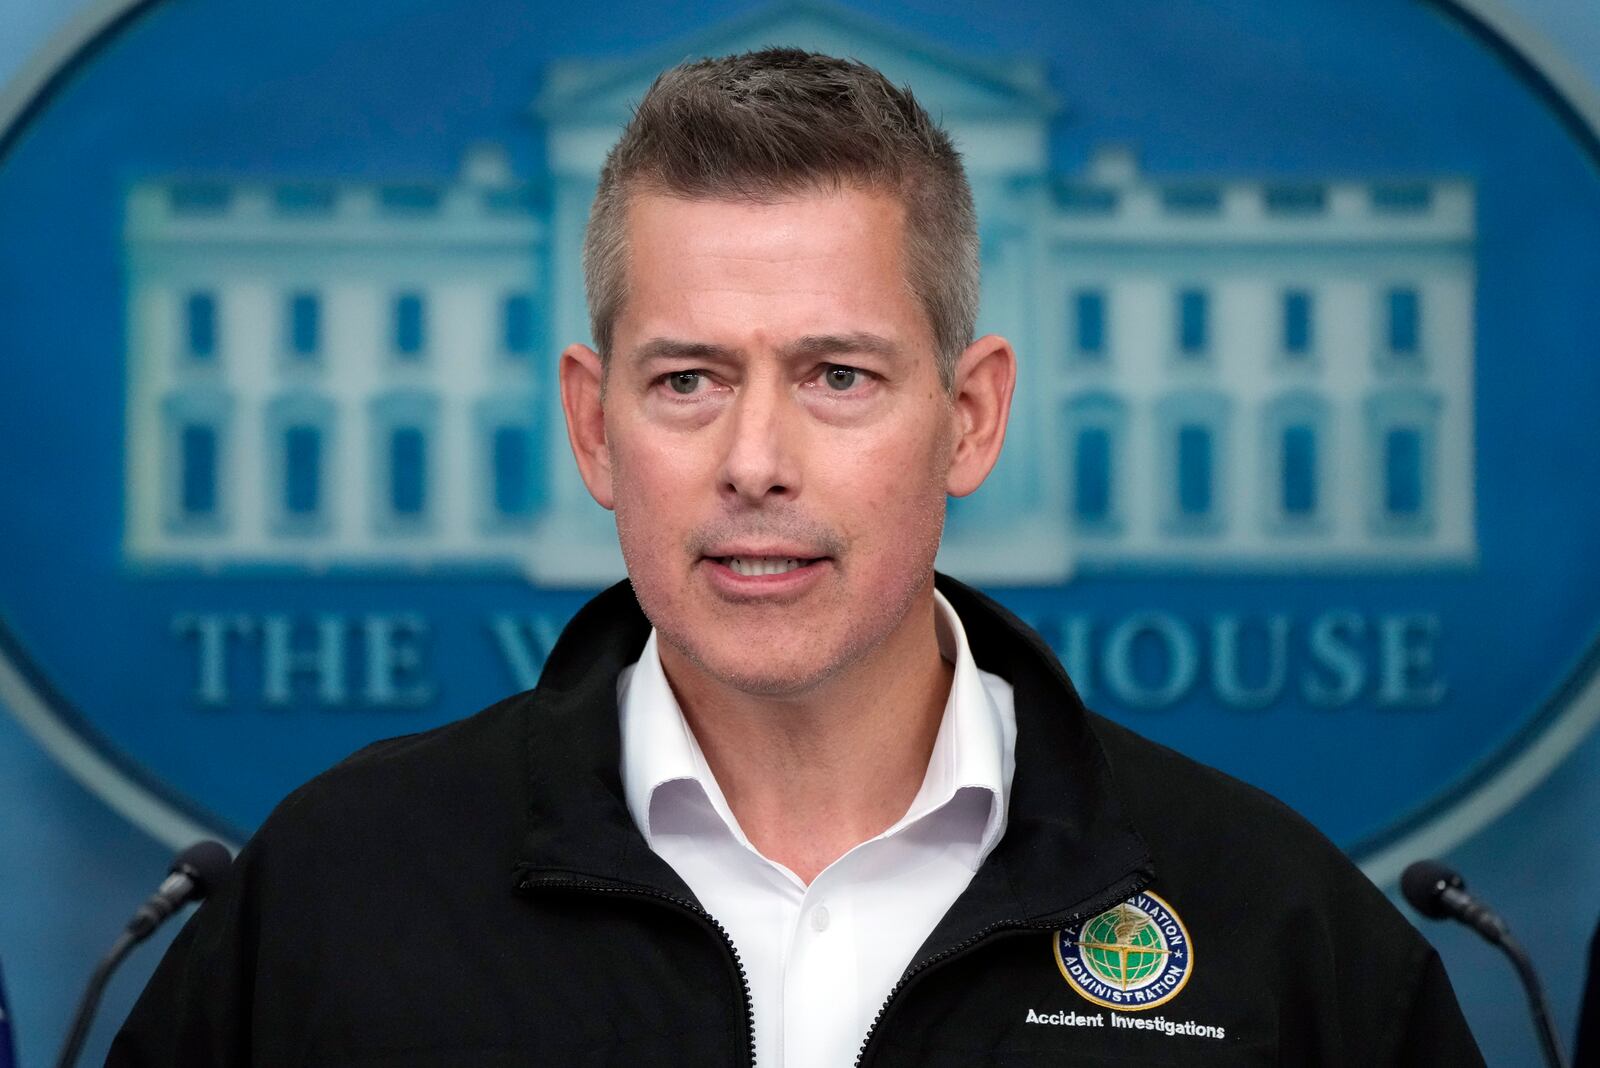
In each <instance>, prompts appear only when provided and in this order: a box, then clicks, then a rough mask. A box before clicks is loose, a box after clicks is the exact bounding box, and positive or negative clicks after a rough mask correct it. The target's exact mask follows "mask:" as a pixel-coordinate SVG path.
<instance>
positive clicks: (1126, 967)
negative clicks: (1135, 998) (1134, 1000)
mask: <svg viewBox="0 0 1600 1068" xmlns="http://www.w3.org/2000/svg"><path fill="white" fill-rule="evenodd" d="M1078 946H1079V948H1080V949H1081V950H1082V951H1083V961H1084V963H1086V964H1087V965H1088V966H1089V967H1090V969H1091V970H1093V971H1094V972H1095V974H1096V975H1098V976H1100V978H1101V979H1103V980H1105V981H1106V982H1107V983H1109V984H1110V985H1112V986H1115V987H1118V988H1119V989H1122V990H1129V989H1132V988H1135V987H1138V986H1141V985H1143V984H1144V983H1145V982H1147V981H1148V980H1151V979H1154V978H1155V977H1156V976H1157V975H1158V974H1160V972H1161V967H1162V964H1163V963H1164V962H1165V961H1166V957H1167V954H1168V953H1169V952H1170V951H1169V950H1168V949H1167V942H1166V939H1165V938H1163V937H1161V930H1160V929H1159V928H1158V927H1156V925H1155V923H1154V922H1152V921H1151V919H1150V917H1149V916H1148V915H1146V914H1145V913H1144V912H1142V911H1141V910H1139V909H1136V908H1134V907H1133V906H1132V905H1128V904H1122V905H1118V906H1117V907H1116V908H1114V909H1111V910H1110V911H1108V912H1102V913H1101V914H1100V915H1098V916H1096V917H1095V918H1094V919H1092V920H1090V921H1089V922H1088V923H1087V924H1086V925H1084V928H1083V934H1082V935H1081V936H1080V937H1079V939H1078Z"/></svg>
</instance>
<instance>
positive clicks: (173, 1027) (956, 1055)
mask: <svg viewBox="0 0 1600 1068" xmlns="http://www.w3.org/2000/svg"><path fill="white" fill-rule="evenodd" d="M585 261H586V262H585V266H586V273H587V285H588V293H589V300H590V310H591V316H592V320H593V323H592V325H593V332H594V339H595V342H596V347H595V349H592V350H591V349H589V348H586V347H584V346H581V345H574V346H572V347H570V348H568V349H567V350H566V351H565V353H563V355H562V360H561V368H560V374H561V390H562V400H563V404H564V408H565V412H566V417H567V426H568V432H569V436H570V440H571V443H572V447H573V452H574V454H575V455H576V457H577V461H578V466H579V469H580V471H581V473H582V475H583V478H584V481H585V483H586V484H587V486H588V488H589V490H590V492H591V493H592V494H593V495H594V497H595V499H596V500H597V501H599V502H600V504H602V505H603V506H605V507H607V508H609V509H612V510H614V511H615V513H616V518H617V532H618V536H619V538H620V541H621V545H622V551H623V556H624V559H625V561H626V564H627V570H628V576H629V580H630V583H631V588H630V586H629V585H628V584H624V585H621V586H618V587H615V588H613V589H611V590H609V591H607V592H605V593H603V594H601V595H600V596H599V597H598V598H596V599H595V600H594V601H593V602H591V603H590V604H589V605H588V606H586V607H585V608H584V609H583V610H582V611H580V612H579V614H578V616H577V617H576V618H575V619H574V620H573V622H572V623H571V624H570V625H569V627H568V628H567V630H566V632H565V633H564V634H563V636H562V638H561V641H560V642H559V644H558V645H557V647H556V648H555V650H553V652H552V653H551V656H550V660H549V663H548V665H547V667H546V669H545V673H544V676H543V678H542V680H541V682H540V685H539V687H538V689H537V690H535V691H533V692H532V693H530V694H524V695H520V696H518V697H514V698H511V699H510V700H508V701H506V702H503V703H501V704H499V705H496V706H494V707H493V708H490V709H488V710H486V711H485V712H483V713H480V714H479V715H478V716H475V717H473V718H471V719H468V720H464V721H461V722H459V723H456V724H452V725H450V726H447V727H444V728H442V729H440V730H437V731H433V732H429V733H427V734H422V735H416V736H411V737H407V738H401V739H395V740H392V741H389V742H383V743H379V744H378V745H376V746H373V747H371V748H369V749H367V750H365V751H363V752H362V753H360V754H357V755H356V756H355V757H353V758H351V759H350V760H348V761H346V762H345V763H344V764H342V765H340V766H339V767H338V768H335V769H334V770H333V771H331V772H329V773H327V774H326V775H324V776H322V777H320V778H318V779H317V780H314V781H313V782H312V783H310V784H308V785H307V786H305V787H303V788H302V789H301V790H299V791H297V792H296V793H295V794H293V795H292V796H291V797H290V798H289V799H288V800H287V801H285V802H284V804H283V805H282V806H280V808H279V809H278V811H277V812H275V813H274V814H273V816H272V817H271V818H270V819H269V820H268V821H267V822H266V824H265V825H264V826H263V827H262V829H261V831H260V832H259V833H258V835H257V836H256V838H255V839H254V840H253V841H252V842H251V844H250V845H249V846H248V847H246V849H245V850H244V852H243V853H242V854H241V856H240V858H239V861H238V863H237V865H236V867H235V871H234V873H233V875H232V877H231V879H230V882H229V884H228V885H227V886H225V887H224V888H223V889H222V891H221V892H220V893H219V894H218V895H217V896H215V897H214V898H213V899H212V900H211V901H209V902H208V903H207V904H206V905H205V906H204V908H203V909H202V910H201V911H200V913H199V914H198V915H197V916H196V918H195V919H194V921H193V922H191V923H190V924H189V926H188V927H187V928H186V929H185V931H184V932H183V933H182V934H181V935H180V937H179V939H178V940H177V941H176V942H175V943H174V945H173V948H172V950H171V952H170V953H169V954H168V957H167V959H166V960H165V961H164V962H163V963H162V965H161V968H160V970H159V971H158V972H157V974H156V976H155V978H154V979H153V980H152V982H151V985H150V988H149V989H148V990H147V991H146V993H145V996H144V998H143V999H142V1000H141V1001H140V1003H139V1005H138V1006H137V1007H136V1008H135V1010H134V1012H133V1014H132V1016H131V1017H130V1020H129V1022H128V1024H127V1026H126V1027H125V1028H124V1030H123V1032H122V1034H121V1035H120V1036H119V1037H118V1040H117V1044H116V1046H115V1048H114V1050H113V1054H112V1061H113V1062H114V1063H178V1064H203V1063H226V1064H234V1063H239V1064H243V1063H250V1062H254V1063H262V1064H290V1063H318V1064H320V1063H329V1064H333V1063H338V1064H344V1063H369V1064H500V1063H504V1064H512V1063H517V1064H530V1063H531V1064H544V1063H549V1064H573V1063H581V1064H621V1063H630V1064H685V1065H712V1064H747V1063H750V1061H751V1059H752V1058H753V1059H754V1061H755V1062H756V1063H759V1064H786V1065H790V1066H800V1065H805V1066H813V1065H814V1066H824V1065H826V1066H835V1065H845V1064H849V1063H851V1062H852V1061H858V1062H859V1063H862V1064H875V1065H984V1064H993V1065H1000V1064H1017V1065H1031V1064H1079V1063H1081V1064H1129V1065H1134V1064H1139V1065H1146V1064H1156V1063H1161V1064H1190V1063H1193V1064H1254V1063H1262V1064H1266V1063H1273V1064H1296V1065H1300V1064H1325V1065H1346V1064H1361V1065H1388V1064H1393V1065H1417V1064H1435V1063H1436V1064H1450V1065H1461V1064H1474V1063H1481V1061H1480V1059H1479V1057H1478V1053H1477V1050H1476V1047H1475V1046H1474V1044H1473V1042H1472V1039H1471V1037H1470V1035H1469V1033H1468V1032H1467V1029H1466V1027H1465V1024H1464V1023H1463V1021H1462V1019H1461V1016H1460V1013H1459V1010H1458V1009H1457V1007H1456V1004H1455V1001H1454V997H1453V995H1452V993H1451V991H1450V986H1449V982H1448V980H1447V979H1446V977H1445V975H1444V973H1443V971H1442V969H1441V967H1440V964H1439V961H1438V958H1437V956H1436V955H1435V954H1434V953H1433V951H1432V950H1431V949H1430V948H1429V947H1428V946H1427V944H1426V943H1425V942H1424V941H1423V940H1422V939H1421V938H1420V937H1419V936H1418V935H1417V933H1416V932H1415V931H1414V930H1413V929H1412V928H1411V926H1410V925H1409V924H1408V923H1406V922H1405V921H1404V920H1403V919H1402V918H1401V917H1400V916H1399V915H1398V914H1397V913H1396V912H1395V911H1394V910H1393V909H1392V908H1391V907H1390V906H1389V905H1388V903H1387V902H1386V901H1385V899H1384V898H1383V897H1382V896H1381V895H1380V894H1379V893H1378V892H1377V890H1376V889H1374V888H1373V887H1372V885H1371V884H1370V883H1368V882H1367V881H1366V880H1365V879H1364V878H1363V877H1362V876H1361V875H1360V873H1359V872H1358V871H1356V870H1355V869H1354V868H1353V867H1352V866H1351V865H1350V864H1349V863H1348V861H1346V860H1345V859H1344V857H1343V856H1342V855H1340V854H1339V852H1338V851H1337V850H1336V849H1335V848H1334V847H1333V846H1332V845H1330V844H1329V843H1328V842H1327V841H1326V840H1325V839H1323V838H1322V837H1321V836H1320V835H1319V834H1317V833H1316V832H1315V831H1314V830H1312V829H1311V828H1309V827H1308V826H1307V825H1305V824H1304V823H1303V822H1302V821H1300V820H1299V819H1298V818H1297V817H1295V816H1293V815H1292V814H1291V813H1289V812H1288V811H1287V810H1285V809H1284V808H1283V807H1282V806H1280V805H1278V804H1277V803H1275V802H1273V801H1272V800H1271V799H1269V798H1267V797H1265V796H1263V795H1261V794H1260V793H1258V792H1256V791H1254V790H1252V789H1250V788H1248V787H1246V786H1244V785H1242V784H1240V783H1237V782H1235V781H1233V780H1231V779H1228V778H1227V777H1225V776H1223V775H1221V774H1219V773H1217V772H1214V771H1212V770H1210V769H1207V768H1203V767H1200V766H1198V765H1196V764H1194V763H1192V762H1190V761H1188V760H1186V759H1184V758H1182V757H1180V756H1178V755H1176V754H1174V753H1172V752H1170V751H1167V750H1165V749H1162V748H1160V747H1158V746H1155V745H1153V744H1152V743H1149V742H1147V741H1144V740H1142V739H1140V738H1138V737H1136V736H1134V735H1132V734H1130V733H1129V732H1127V731H1125V730H1123V729H1121V728H1119V727H1117V726H1115V725H1113V724H1111V723H1109V722H1107V721H1105V720H1103V719H1099V718H1097V717H1095V716H1093V715H1091V714H1089V713H1087V712H1086V711H1085V710H1084V709H1083V707H1082V705H1081V703H1080V702H1079V701H1078V698H1077V696H1076V694H1075V693H1074V692H1073V689H1072V687H1071V684H1070V683H1069V682H1068V681H1067V679H1066V677H1065V676H1064V675H1063V674H1062V672H1061V669H1060V667H1059V665H1058V663H1057V662H1056V660H1055V659H1054V657H1053V656H1052V655H1051V654H1050V653H1049V651H1048V650H1047V648H1046V647H1045V646H1044V644H1043V643H1042V642H1041V641H1040V640H1039V639H1038V637H1037V636H1036V635H1034V634H1033V633H1032V632H1031V631H1029V630H1027V628H1025V627H1024V626H1023V625H1022V624H1020V623H1019V622H1018V621H1017V620H1016V619H1014V618H1013V617H1012V616H1010V615H1009V614H1008V613H1006V612H1005V611H1004V610H1003V609H1001V608H999V607H998V606H997V605H995V604H993V603H992V602H990V601H988V600H986V599H985V598H983V597H982V596H980V595H978V594H977V593H975V592H973V591H971V590H969V589H967V588H965V587H963V586H961V585H959V584H958V583H955V582H951V581H949V580H946V579H944V578H942V577H941V578H939V579H938V581H937V583H936V581H935V577H934V573H933V561H934V556H935V553H936V550H937V548H938V544H939V537H940V533H941V529H942V524H943V518H944V505H945V498H946V496H947V495H957V496H959V495H963V494H968V493H971V492H973V491H974V490H975V489H977V488H978V486H979V485H980V484H981V483H982V481H983V480H984V478H985V476H986V475H987V474H988V472H989V470H990V469H991V468H992V466H993V465H994V463H995V460H996V458H997V456H998V455H999V451H1000V447H1001V442H1002V439H1003V437H1004V433H1005V426H1006V420H1007V415H1008V412H1009V406H1010V399H1011V390H1012V386H1013V383H1014V380H1015V356H1014V355H1013V353H1012V351H1011V348H1010V346H1009V345H1008V344H1007V343H1006V342H1005V340H1003V339H1002V338H999V337H995V336H988V337H982V338H978V339H977V340H973V338H972V333H973V321H974V318H975V315H976V305H977V273H978V268H977V237H976V226H975V221H974V217H973V209H972V201H971V195H970V192H969V191H968V188H967V184H966V180H965V177H964V175H963V172H962V169H961V164H960V160H959V157H958V156H957V154H956V152H955V150H954V149H953V147H952V146H951V144H950V141H949V139H948V138H947V137H946V136H945V135H944V134H943V132H942V131H940V130H939V128H938V127H937V126H936V125H935V124H934V123H933V122H932V121H931V120H930V119H929V118H928V116H927V115H926V114H925V113H924V112H923V110H922V109H921V108H920V107H919V106H918V105H917V104H916V102H915V101H914V100H913V99H912V97H911V95H910V94H909V93H908V92H905V91H899V90H896V89H894V88H893V87H892V86H890V85H889V84H888V83H887V82H886V81H885V80H884V79H883V78H882V77H881V76H880V75H879V74H877V73H876V72H875V71H872V70H870V69H869V68H866V67H863V66H861V65H859V64H855V63H850V62H845V61H841V60H836V59H830V58H827V57H823V56H816V55H810V54H806V53H800V52H794V51H784V50H773V51H767V52H760V53H753V54H749V55H744V56H735V57H731V58H727V59H720V60H712V61H705V62H698V63H691V64H688V65H686V66H682V67H679V68H676V69H674V70H672V71H669V72H668V73H667V74H665V75H663V76H662V77H661V79H659V80H658V81H657V83H656V85H655V86H654V87H653V88H652V89H651V91H650V93H649V94H648V95H647V96H646V98H645V99H644V100H643V101H642V102H641V104H640V105H639V109H638V112H637V113H636V115H635V117H634V119H633V120H632V122H631V123H630V124H629V126H628V128H627V130H626V132H625V133H624V135H623V137H622V140H621V141H620V142H619V143H618V145H617V146H616V147H615V149H614V150H613V151H612V153H611V155H610V157H609V158H608V160H607V163H606V166H605V169H604V171H603V173H602V176H601V183H600V190H599V194H598V197H597V200H596V204H595V208H594V211H593V215H592V217H591V219H590V223H589V231H588V238H587V245H586V252H585Z"/></svg>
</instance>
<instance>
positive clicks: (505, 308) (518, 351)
mask: <svg viewBox="0 0 1600 1068" xmlns="http://www.w3.org/2000/svg"><path fill="white" fill-rule="evenodd" d="M500 344H501V347H502V348H504V349H505V351H506V352H508V353H510V354H512V355H513V356H526V355H527V354H528V353H530V352H532V351H533V347H534V321H533V297H532V296H530V295H529V294H527V293H512V294H511V295H510V296H508V297H506V298H505V300H504V301H503V302H502V303H501V307H500Z"/></svg>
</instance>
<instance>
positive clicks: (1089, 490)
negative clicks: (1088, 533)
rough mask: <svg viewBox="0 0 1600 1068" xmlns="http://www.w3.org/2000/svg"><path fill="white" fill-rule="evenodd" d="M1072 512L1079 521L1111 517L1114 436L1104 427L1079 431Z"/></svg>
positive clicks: (1097, 521) (1101, 519) (1073, 474)
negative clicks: (1112, 442) (1112, 445)
mask: <svg viewBox="0 0 1600 1068" xmlns="http://www.w3.org/2000/svg"><path fill="white" fill-rule="evenodd" d="M1072 510H1073V513H1074V514H1075V515H1076V516H1077V518H1078V519H1079V521H1081V522H1084V523H1104V522H1105V521H1106V520H1108V519H1109V518H1110V517H1111V433H1110V431H1108V430H1107V429H1106V428H1105V427H1099V426H1092V427H1084V428H1083V429H1081V430H1079V431H1078V440H1077V442H1076V445H1075V448H1074V450H1073V463H1072Z"/></svg>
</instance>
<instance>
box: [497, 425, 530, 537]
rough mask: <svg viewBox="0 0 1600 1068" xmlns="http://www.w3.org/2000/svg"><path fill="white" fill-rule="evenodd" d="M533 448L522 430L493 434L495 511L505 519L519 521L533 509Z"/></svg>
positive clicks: (526, 434)
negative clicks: (518, 519)
mask: <svg viewBox="0 0 1600 1068" xmlns="http://www.w3.org/2000/svg"><path fill="white" fill-rule="evenodd" d="M532 445H533V443H532V441H531V440H529V434H528V431H527V430H526V429H524V428H522V427H513V426H503V427H500V428H499V429H498V430H496V431H495V432H494V439H493V445H492V446H491V450H492V452H493V457H492V464H493V467H494V508H495V511H496V512H497V513H498V514H499V515H501V516H504V517H506V518H511V519H516V518H521V517H522V516H526V515H528V514H529V513H530V512H531V511H532V510H533V492H532V490H533V478H532V475H533V448H532Z"/></svg>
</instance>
